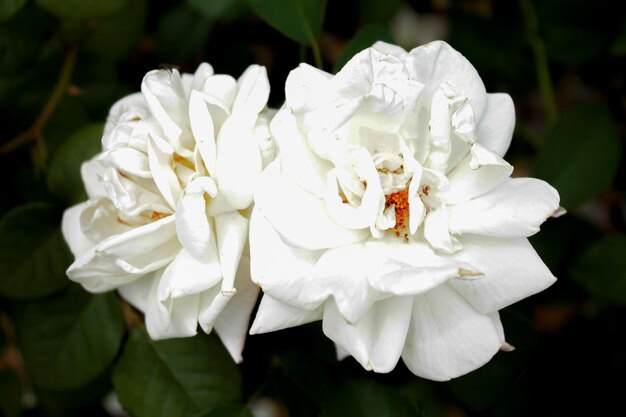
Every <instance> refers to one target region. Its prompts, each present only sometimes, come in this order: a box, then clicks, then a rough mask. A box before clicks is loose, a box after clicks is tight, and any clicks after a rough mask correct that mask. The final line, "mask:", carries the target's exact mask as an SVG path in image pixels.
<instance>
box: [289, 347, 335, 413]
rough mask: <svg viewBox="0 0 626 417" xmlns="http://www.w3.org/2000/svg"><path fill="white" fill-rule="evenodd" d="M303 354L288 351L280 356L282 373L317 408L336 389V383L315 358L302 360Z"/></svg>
mask: <svg viewBox="0 0 626 417" xmlns="http://www.w3.org/2000/svg"><path fill="white" fill-rule="evenodd" d="M302 358H303V352H301V351H300V352H298V351H288V352H285V353H282V354H281V355H280V365H281V369H282V370H283V373H284V374H285V375H286V376H287V378H289V379H290V380H291V381H292V382H294V383H295V384H296V386H297V387H298V388H300V390H302V392H304V393H305V394H307V395H308V396H309V398H311V400H313V401H314V402H315V404H317V405H318V406H321V405H322V404H323V403H324V402H325V401H326V400H327V399H328V398H330V397H331V396H332V394H333V393H334V392H335V391H336V389H337V383H336V382H335V381H334V380H333V379H332V378H331V376H330V374H329V372H328V370H327V369H326V367H325V366H324V364H322V363H320V362H319V360H317V358H314V357H310V358H309V360H302Z"/></svg>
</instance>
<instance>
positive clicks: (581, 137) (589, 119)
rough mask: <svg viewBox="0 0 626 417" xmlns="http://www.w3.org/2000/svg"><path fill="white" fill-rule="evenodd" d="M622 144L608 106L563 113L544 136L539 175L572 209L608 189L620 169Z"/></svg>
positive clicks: (538, 166) (536, 165) (562, 203)
mask: <svg viewBox="0 0 626 417" xmlns="http://www.w3.org/2000/svg"><path fill="white" fill-rule="evenodd" d="M619 158H620V143H619V141H618V138H617V133H616V131H615V126H614V124H613V120H612V119H611V115H610V114H609V110H608V109H607V108H606V106H588V107H578V108H574V109H572V110H569V111H568V112H566V113H563V115H562V117H561V118H560V120H559V121H558V122H557V123H555V124H554V125H553V126H552V127H551V128H550V130H549V131H548V133H547V134H546V136H545V138H544V144H543V148H542V149H541V151H540V152H539V155H538V157H537V161H536V163H535V172H534V174H535V176H537V177H539V178H542V179H544V180H546V181H548V182H549V183H550V184H551V185H552V186H553V187H554V188H556V189H557V191H558V192H559V194H560V195H561V205H562V206H563V207H565V208H566V209H571V208H573V207H575V206H577V205H579V204H580V203H583V202H585V201H586V200H588V199H590V198H592V197H595V196H596V195H598V194H600V193H601V192H603V191H604V190H606V189H607V188H608V187H609V186H610V185H611V182H612V181H613V177H614V176H615V173H616V172H617V167H618V165H619Z"/></svg>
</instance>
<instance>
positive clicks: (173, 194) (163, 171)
mask: <svg viewBox="0 0 626 417" xmlns="http://www.w3.org/2000/svg"><path fill="white" fill-rule="evenodd" d="M168 147H169V145H167V142H165V141H164V140H163V139H160V138H158V137H153V136H150V139H149V142H148V161H149V163H150V171H151V172H152V176H153V177H154V182H155V183H156V185H157V187H158V188H159V191H160V192H161V194H162V195H163V198H164V199H165V201H167V203H168V204H169V205H170V207H172V208H175V207H176V202H177V201H178V198H179V197H180V195H181V194H182V192H183V190H182V187H181V186H180V183H179V182H178V178H177V177H176V173H175V172H174V170H173V169H172V165H171V162H172V155H173V149H171V148H169V149H168Z"/></svg>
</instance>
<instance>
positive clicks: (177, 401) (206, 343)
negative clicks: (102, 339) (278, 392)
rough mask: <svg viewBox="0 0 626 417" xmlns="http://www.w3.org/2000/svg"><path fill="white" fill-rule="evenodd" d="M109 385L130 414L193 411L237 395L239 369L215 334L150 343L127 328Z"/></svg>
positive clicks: (149, 416) (148, 416) (176, 416)
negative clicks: (127, 338) (123, 343)
mask: <svg viewBox="0 0 626 417" xmlns="http://www.w3.org/2000/svg"><path fill="white" fill-rule="evenodd" d="M113 385H114V386H115V391H116V392H117V395H118V397H119V399H120V402H121V403H122V405H123V406H124V408H125V409H126V410H127V411H128V412H129V413H131V414H132V415H133V416H135V417H144V416H145V417H161V416H163V417H182V416H193V415H196V414H198V413H200V412H205V411H208V410H211V409H213V408H214V407H217V406H224V405H231V404H236V403H237V402H238V401H239V400H240V396H241V376H240V374H239V369H238V368H237V366H236V365H235V363H234V362H233V361H232V359H231V358H230V356H229V355H228V353H227V352H226V350H225V349H224V347H223V346H222V344H221V343H220V342H219V341H218V340H217V338H215V337H214V336H213V335H210V336H207V335H204V334H201V335H198V336H196V337H193V338H186V339H170V340H163V341H157V342H155V341H152V340H150V339H149V338H148V336H147V335H146V334H145V333H143V332H142V331H140V330H134V331H132V333H131V335H130V339H129V340H128V342H127V343H126V347H125V348H124V353H123V354H122V357H121V359H120V360H119V362H118V363H117V365H116V367H115V369H114V373H113Z"/></svg>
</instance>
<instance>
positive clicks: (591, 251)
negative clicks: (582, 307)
mask: <svg viewBox="0 0 626 417" xmlns="http://www.w3.org/2000/svg"><path fill="white" fill-rule="evenodd" d="M625 254H626V235H623V234H620V235H612V236H608V237H606V238H604V239H602V240H600V241H599V242H596V243H594V244H593V245H591V246H590V247H589V248H588V249H587V250H586V251H585V252H584V253H583V254H582V255H581V256H580V257H579V258H577V259H576V260H575V261H574V262H573V263H572V264H571V266H570V270H569V272H570V274H571V276H572V278H574V279H575V280H576V281H577V282H578V283H579V284H580V285H582V286H583V287H584V288H585V289H586V290H587V291H589V293H590V294H591V295H592V296H594V297H597V298H598V299H600V300H602V301H606V302H608V303H613V304H618V305H622V306H626V256H625Z"/></svg>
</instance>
